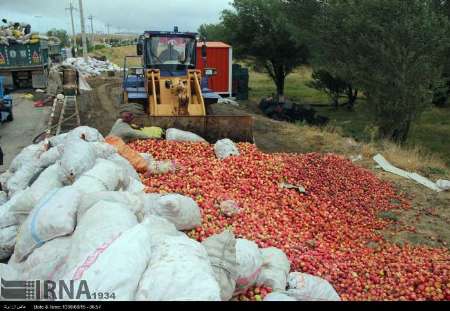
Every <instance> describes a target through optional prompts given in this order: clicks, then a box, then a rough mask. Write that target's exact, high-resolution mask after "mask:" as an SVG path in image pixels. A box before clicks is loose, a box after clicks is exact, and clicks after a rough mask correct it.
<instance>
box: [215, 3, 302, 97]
mask: <svg viewBox="0 0 450 311" xmlns="http://www.w3.org/2000/svg"><path fill="white" fill-rule="evenodd" d="M232 5H233V8H234V10H225V11H223V12H222V20H223V25H224V26H225V29H226V31H227V33H228V35H229V38H230V43H231V44H232V45H233V50H234V52H235V53H236V55H237V56H238V57H240V58H245V59H248V60H250V61H252V62H254V63H255V64H256V65H257V66H260V67H264V68H265V70H266V71H267V73H268V74H269V76H270V77H271V78H272V80H273V81H274V83H275V85H276V89H277V95H278V96H279V97H282V96H283V95H284V85H285V79H286V77H287V76H288V75H289V74H290V73H291V72H292V71H293V70H294V69H295V68H296V67H297V66H298V65H300V64H304V63H305V62H306V61H307V57H308V49H307V48H306V46H305V45H302V44H298V42H297V41H296V40H295V39H294V38H293V36H292V32H291V31H290V29H289V25H288V19H287V17H286V15H285V14H284V5H285V2H284V1H283V0H234V2H233V3H232Z"/></svg>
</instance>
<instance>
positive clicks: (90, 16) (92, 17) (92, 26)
mask: <svg viewBox="0 0 450 311" xmlns="http://www.w3.org/2000/svg"><path fill="white" fill-rule="evenodd" d="M88 20H89V21H90V22H91V45H92V46H94V24H93V21H94V16H92V15H89V17H88Z"/></svg>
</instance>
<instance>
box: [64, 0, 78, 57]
mask: <svg viewBox="0 0 450 311" xmlns="http://www.w3.org/2000/svg"><path fill="white" fill-rule="evenodd" d="M66 10H69V11H70V20H71V22H72V49H73V51H74V52H75V55H72V56H73V57H76V53H77V37H76V35H75V24H74V22H73V11H74V10H76V9H75V8H74V6H73V5H72V1H70V6H69V7H68V8H66Z"/></svg>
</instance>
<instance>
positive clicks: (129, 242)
mask: <svg viewBox="0 0 450 311" xmlns="http://www.w3.org/2000/svg"><path fill="white" fill-rule="evenodd" d="M150 251H151V248H150V234H149V231H148V229H147V228H146V226H145V225H143V224H140V225H136V226H134V227H133V228H131V229H129V230H127V231H125V232H123V233H122V234H120V235H118V236H117V237H116V238H113V239H112V240H110V241H109V242H108V243H106V244H104V245H102V247H100V248H97V249H96V250H95V251H94V252H92V253H91V254H89V255H88V256H87V257H85V258H84V259H83V260H81V261H80V262H79V264H78V265H77V266H76V267H75V269H73V270H72V271H71V272H69V273H68V274H67V275H66V276H65V277H64V279H67V280H74V281H75V284H77V282H78V281H81V280H84V281H86V283H87V284H88V286H89V290H90V292H95V293H114V298H113V299H114V300H119V301H130V300H134V297H135V294H136V290H137V288H138V284H139V280H140V279H141V276H142V274H143V273H144V271H145V269H146V267H147V262H148V261H149V259H150ZM75 288H76V286H75ZM83 298H86V299H87V298H88V297H81V300H83ZM96 299H99V300H100V299H101V297H96Z"/></svg>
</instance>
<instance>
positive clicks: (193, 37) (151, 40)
mask: <svg viewBox="0 0 450 311" xmlns="http://www.w3.org/2000/svg"><path fill="white" fill-rule="evenodd" d="M196 46H197V34H195V33H186V32H178V31H177V30H175V31H173V32H161V31H148V32H145V34H144V35H143V36H141V38H140V40H139V43H138V45H137V52H138V55H139V56H140V58H141V61H142V64H143V65H142V67H134V68H128V66H127V58H126V60H125V66H124V67H125V68H124V83H123V90H124V91H123V98H124V102H125V104H130V103H141V104H142V105H144V110H145V113H146V115H145V116H138V117H137V118H136V119H135V120H134V121H133V122H134V123H136V124H137V125H140V126H159V127H162V128H163V129H167V128H178V129H181V130H186V131H190V132H194V133H196V134H198V135H200V136H202V137H204V138H205V139H207V140H208V141H210V142H215V141H217V140H218V139H222V138H230V139H232V140H233V141H236V142H253V118H252V117H251V116H236V115H220V116H219V115H208V113H207V111H208V109H207V106H208V105H210V104H214V103H216V102H217V100H218V99H219V98H220V97H219V96H218V95H217V94H215V93H213V92H211V91H209V90H208V89H207V77H208V75H211V74H213V72H214V70H213V69H206V70H205V71H206V72H204V73H202V72H201V71H200V70H197V69H196V68H195V67H196V60H197V55H196V54H197V53H196V50H197V49H196ZM202 54H203V55H202V57H203V58H204V59H205V58H206V49H203V50H202ZM205 73H206V75H205Z"/></svg>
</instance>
